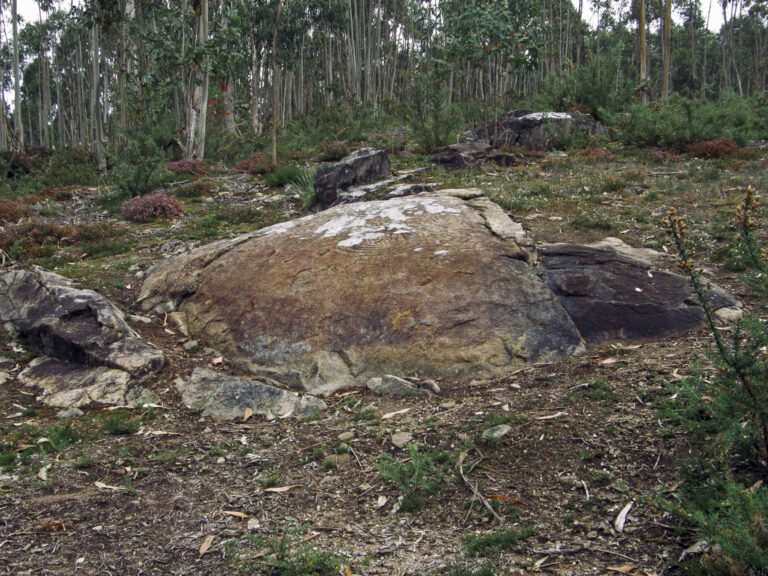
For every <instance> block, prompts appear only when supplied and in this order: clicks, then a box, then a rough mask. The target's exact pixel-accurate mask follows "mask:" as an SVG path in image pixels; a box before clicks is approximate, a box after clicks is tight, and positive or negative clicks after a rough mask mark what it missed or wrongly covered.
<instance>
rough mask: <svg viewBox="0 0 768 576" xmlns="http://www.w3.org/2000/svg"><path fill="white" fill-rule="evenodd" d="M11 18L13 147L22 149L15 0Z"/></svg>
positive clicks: (22, 126) (17, 28)
mask: <svg viewBox="0 0 768 576" xmlns="http://www.w3.org/2000/svg"><path fill="white" fill-rule="evenodd" d="M11 20H12V21H13V24H12V29H13V131H14V135H13V149H14V150H16V151H17V152H19V153H21V152H23V151H24V124H23V122H22V117H21V76H20V75H19V23H18V15H17V9H16V0H13V1H12V2H11Z"/></svg>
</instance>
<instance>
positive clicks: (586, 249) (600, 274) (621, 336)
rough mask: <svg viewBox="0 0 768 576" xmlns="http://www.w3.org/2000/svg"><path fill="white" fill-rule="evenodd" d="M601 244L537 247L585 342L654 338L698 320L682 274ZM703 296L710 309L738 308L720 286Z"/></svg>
mask: <svg viewBox="0 0 768 576" xmlns="http://www.w3.org/2000/svg"><path fill="white" fill-rule="evenodd" d="M604 246H605V247H592V246H578V245H573V244H553V245H550V246H539V247H538V254H539V258H540V266H541V269H542V272H543V276H544V278H545V279H546V282H547V284H548V285H549V287H550V288H551V289H552V291H553V292H554V293H555V294H556V295H557V297H558V299H559V300H560V302H561V304H562V305H563V307H564V308H565V309H566V310H567V311H568V314H569V315H570V316H571V318H572V319H573V321H574V322H575V324H576V326H577V327H578V329H579V333H580V334H581V336H582V337H583V338H584V340H585V341H586V342H587V344H600V343H602V342H606V341H615V340H641V339H649V338H660V337H662V336H664V335H667V334H676V333H680V332H684V331H685V330H689V329H691V328H695V327H696V326H699V325H700V324H701V323H702V321H703V320H704V309H703V308H702V307H701V306H700V305H699V302H698V299H697V297H696V296H695V295H694V293H693V290H692V289H691V288H690V283H689V281H688V278H686V277H684V276H680V275H679V274H672V273H669V272H664V271H661V270H655V269H653V266H652V264H651V263H650V262H648V261H647V260H640V259H638V258H633V257H631V256H629V255H628V254H627V251H626V248H624V247H622V246H620V245H617V244H616V243H615V242H614V243H609V244H607V245H605V244H604ZM610 246H613V247H610ZM709 294H710V300H711V302H712V305H713V306H714V308H715V309H722V308H735V307H738V306H739V303H738V302H737V301H736V300H735V299H734V298H732V297H731V296H729V295H728V294H726V293H725V292H723V291H722V290H719V289H717V288H712V289H711V290H710V293H709Z"/></svg>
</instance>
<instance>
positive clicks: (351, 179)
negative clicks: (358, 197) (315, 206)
mask: <svg viewBox="0 0 768 576" xmlns="http://www.w3.org/2000/svg"><path fill="white" fill-rule="evenodd" d="M390 176H392V170H391V168H390V164H389V156H388V155H387V153H386V152H385V151H383V150H373V149H371V148H363V149H361V150H357V151H356V152H353V153H352V154H350V155H349V156H347V157H346V158H343V159H342V160H340V161H339V162H336V163H335V164H331V165H330V166H326V167H324V168H320V170H318V171H317V172H316V173H315V192H316V193H317V200H318V202H319V203H320V205H321V206H323V207H327V206H330V205H331V204H333V203H334V202H336V200H337V197H338V193H339V192H340V191H343V190H347V189H349V188H352V187H353V186H359V185H361V184H367V183H370V182H376V181H378V180H384V179H386V178H389V177H390Z"/></svg>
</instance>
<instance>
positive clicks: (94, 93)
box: [90, 14, 107, 172]
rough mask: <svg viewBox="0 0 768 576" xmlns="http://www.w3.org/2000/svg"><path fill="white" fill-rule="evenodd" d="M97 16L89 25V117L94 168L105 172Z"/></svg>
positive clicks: (96, 15) (105, 160)
mask: <svg viewBox="0 0 768 576" xmlns="http://www.w3.org/2000/svg"><path fill="white" fill-rule="evenodd" d="M98 16H99V15H98V14H95V15H94V19H93V23H92V24H91V102H90V116H91V125H92V130H93V132H92V135H93V148H92V150H93V154H94V156H95V157H96V166H97V169H98V170H99V172H106V170H107V158H106V156H105V154H104V136H103V126H102V123H101V109H100V107H99V86H100V85H101V83H100V82H99V75H100V71H99V63H100V57H99V20H98Z"/></svg>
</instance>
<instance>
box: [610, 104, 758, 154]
mask: <svg viewBox="0 0 768 576" xmlns="http://www.w3.org/2000/svg"><path fill="white" fill-rule="evenodd" d="M758 106H759V101H758V100H750V99H744V98H737V97H735V96H728V97H726V98H724V99H723V100H721V101H718V102H709V101H706V100H698V99H691V98H686V97H684V96H680V95H679V94H673V95H672V96H670V98H669V99H668V100H665V101H663V102H656V103H654V104H651V105H644V104H635V105H633V106H631V107H630V109H629V112H628V113H627V114H626V115H621V116H617V117H616V121H617V127H618V128H619V136H620V138H621V139H622V140H623V141H624V142H625V143H627V144H634V145H637V146H665V147H670V148H676V149H679V150H684V149H685V148H686V147H687V146H688V145H690V144H691V143H693V142H701V141H708V140H716V139H721V138H729V139H731V140H733V141H734V142H735V143H736V144H738V145H739V146H745V145H746V144H748V143H749V142H750V141H751V140H753V139H754V138H756V137H758V136H764V135H765V133H766V128H767V126H766V123H765V120H764V119H761V118H760V112H759V110H758Z"/></svg>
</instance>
